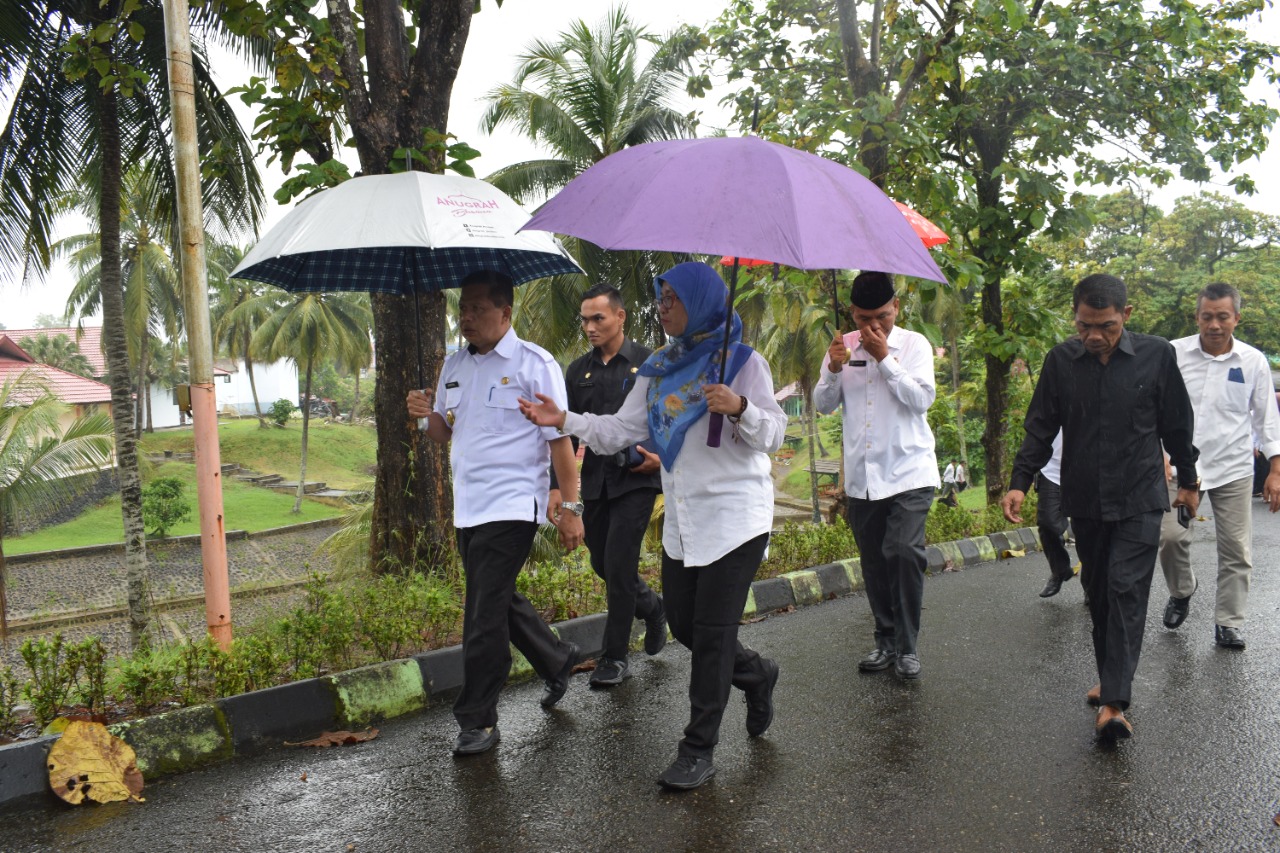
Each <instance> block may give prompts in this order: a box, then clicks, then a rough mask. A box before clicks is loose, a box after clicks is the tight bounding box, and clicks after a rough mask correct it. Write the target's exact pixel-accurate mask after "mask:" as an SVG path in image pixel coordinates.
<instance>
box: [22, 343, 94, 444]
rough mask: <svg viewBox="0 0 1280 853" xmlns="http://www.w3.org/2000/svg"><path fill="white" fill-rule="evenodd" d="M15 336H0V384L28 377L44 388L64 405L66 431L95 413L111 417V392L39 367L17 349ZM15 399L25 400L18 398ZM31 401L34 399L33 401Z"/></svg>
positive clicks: (90, 382) (77, 377)
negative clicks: (82, 418)
mask: <svg viewBox="0 0 1280 853" xmlns="http://www.w3.org/2000/svg"><path fill="white" fill-rule="evenodd" d="M13 335H14V333H13V332H9V331H3V332H0V384H3V383H6V382H13V381H15V380H17V379H18V377H19V376H22V375H23V374H27V375H28V376H29V377H30V378H31V379H34V380H35V381H37V382H39V383H40V384H42V385H44V386H45V387H47V388H48V389H49V391H50V393H52V394H53V395H54V396H55V397H57V398H58V399H59V400H61V401H62V402H63V403H66V404H67V406H68V412H67V414H66V415H64V416H63V424H62V426H63V427H64V428H65V427H66V426H67V425H69V424H70V423H71V422H72V421H74V420H75V419H76V418H79V417H83V416H84V415H88V414H92V413H94V412H99V411H100V412H104V413H105V414H107V415H108V416H110V414H111V389H110V388H109V387H107V386H106V385H104V384H102V383H101V382H97V381H95V380H93V379H85V378H84V377H83V376H77V375H76V374H74V373H68V372H67V371H65V370H60V369H59V368H56V367H50V366H49V365H47V364H40V363H39V362H37V361H36V360H35V359H34V358H32V357H31V356H30V355H29V354H28V353H27V351H26V350H24V349H23V348H22V347H20V346H18V344H17V342H16V341H15V340H14V338H13ZM15 399H17V401H18V402H20V403H21V402H30V400H24V399H23V398H22V395H21V394H19V395H18V396H17V397H16V398H15ZM33 399H34V398H33Z"/></svg>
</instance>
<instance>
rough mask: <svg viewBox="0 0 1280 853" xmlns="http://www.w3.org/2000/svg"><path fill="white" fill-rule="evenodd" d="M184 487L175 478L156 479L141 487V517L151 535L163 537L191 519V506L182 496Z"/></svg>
mask: <svg viewBox="0 0 1280 853" xmlns="http://www.w3.org/2000/svg"><path fill="white" fill-rule="evenodd" d="M186 488H187V487H186V485H185V484H184V483H183V482H182V481H181V480H179V479H178V478H177V477H157V478H156V479H154V480H152V481H151V482H150V483H148V484H147V485H145V486H143V487H142V517H143V519H144V520H145V521H146V523H147V524H149V525H151V526H152V531H151V533H152V535H154V536H164V535H166V534H167V533H168V532H169V531H170V530H172V529H173V526H174V525H176V524H178V523H179V522H182V521H186V520H188V519H189V518H191V504H190V503H188V502H187V499H186V498H185V497H184V496H183V494H184V493H185V492H186Z"/></svg>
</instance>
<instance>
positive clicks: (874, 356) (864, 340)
mask: <svg viewBox="0 0 1280 853" xmlns="http://www.w3.org/2000/svg"><path fill="white" fill-rule="evenodd" d="M850 298H851V300H852V302H853V306H852V309H853V321H854V323H855V325H857V327H858V330H857V331H856V332H851V333H849V334H847V335H842V336H840V337H837V338H836V339H835V340H834V341H833V342H832V344H831V348H830V349H829V350H827V358H826V360H825V361H824V362H823V365H822V378H821V380H819V382H818V384H817V387H816V388H815V389H814V403H815V405H816V407H817V409H818V411H820V412H822V413H823V414H830V413H831V412H834V411H835V410H836V408H837V407H843V408H844V488H845V493H846V494H847V495H848V496H849V509H848V518H849V527H850V529H851V530H852V531H853V537H854V539H855V540H856V541H857V543H858V551H859V553H860V554H861V558H862V577H863V580H864V581H865V583H866V586H867V601H868V602H869V603H870V604H871V615H872V616H873V617H875V624H876V629H875V638H876V646H875V648H874V649H872V650H871V652H870V653H868V654H867V656H866V657H864V658H863V659H862V660H861V661H859V663H858V669H859V670H861V671H862V672H880V671H882V670H886V669H888V668H889V667H891V666H892V667H894V669H895V671H896V672H897V674H898V677H899V678H906V679H912V678H919V677H920V658H919V656H918V655H917V653H916V635H917V634H918V633H919V631H920V609H921V605H922V604H923V601H924V569H925V552H924V522H925V517H926V516H927V515H928V514H929V507H930V505H931V504H932V503H933V495H934V490H935V489H937V488H938V486H939V484H940V483H939V480H938V462H937V459H936V457H935V456H934V452H933V433H932V432H931V431H930V429H929V422H928V420H927V418H926V414H927V413H928V411H929V406H931V405H932V404H933V399H934V396H935V388H934V379H933V348H932V347H931V346H930V345H929V341H928V340H927V339H926V338H925V337H924V335H921V334H918V333H917V332H909V331H907V330H906V329H899V328H897V327H896V326H895V325H894V321H895V320H896V319H897V317H898V299H897V297H896V296H895V295H894V291H893V279H891V278H890V277H889V275H888V274H887V273H882V272H864V273H862V274H861V275H859V276H858V277H857V278H855V279H854V280H853V292H852V294H851V295H850Z"/></svg>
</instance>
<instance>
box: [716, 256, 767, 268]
mask: <svg viewBox="0 0 1280 853" xmlns="http://www.w3.org/2000/svg"><path fill="white" fill-rule="evenodd" d="M733 261H734V257H733V255H725V256H724V257H723V258H721V259H720V266H722V267H731V266H733ZM737 261H738V266H740V267H767V266H769V265H770V264H772V263H773V261H760V260H757V259H755V258H738V259H737Z"/></svg>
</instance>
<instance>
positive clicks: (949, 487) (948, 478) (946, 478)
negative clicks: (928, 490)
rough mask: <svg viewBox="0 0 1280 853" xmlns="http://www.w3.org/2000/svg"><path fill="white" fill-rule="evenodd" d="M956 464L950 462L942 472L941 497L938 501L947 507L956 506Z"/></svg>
mask: <svg viewBox="0 0 1280 853" xmlns="http://www.w3.org/2000/svg"><path fill="white" fill-rule="evenodd" d="M956 492H957V487H956V462H955V460H954V459H953V460H951V461H950V462H948V463H947V467H946V468H945V469H944V470H943V472H942V496H941V497H940V498H939V499H938V500H940V501H942V502H943V503H944V504H946V505H947V506H958V505H959V501H957V500H956Z"/></svg>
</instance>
